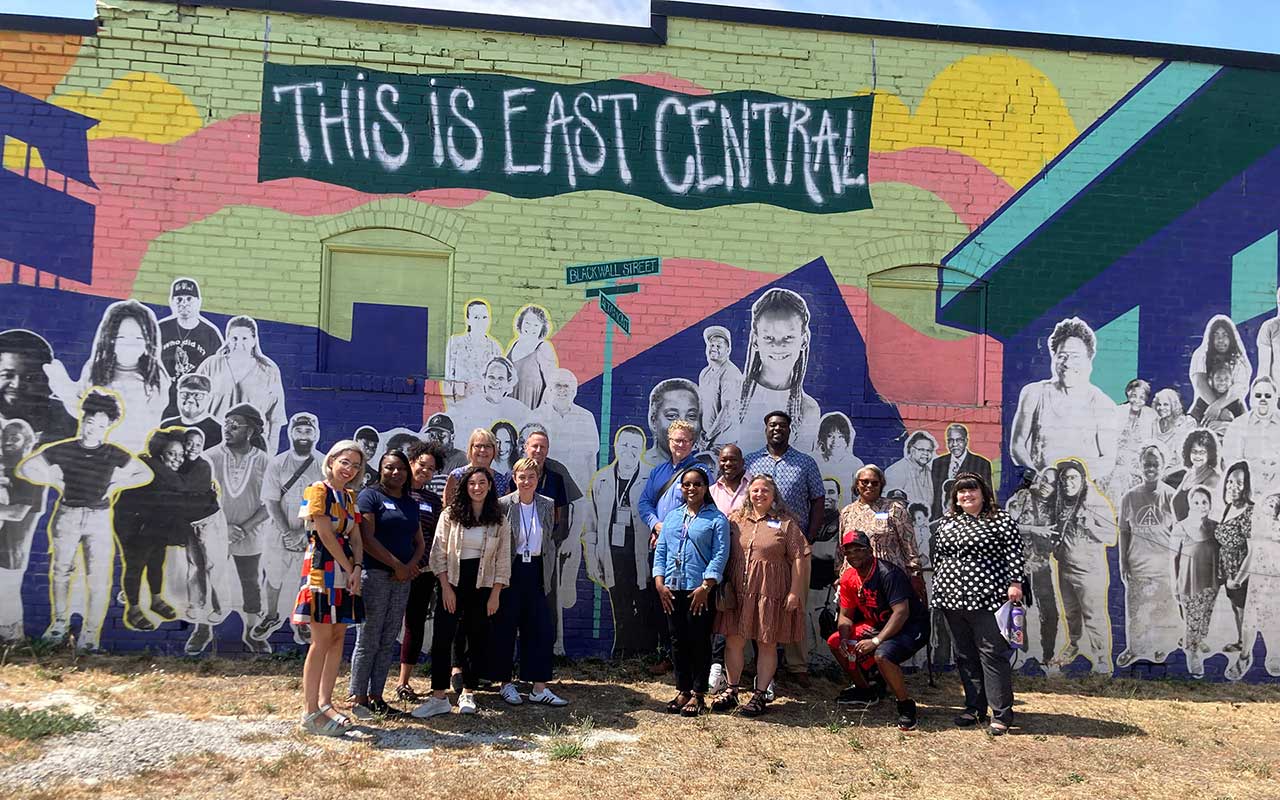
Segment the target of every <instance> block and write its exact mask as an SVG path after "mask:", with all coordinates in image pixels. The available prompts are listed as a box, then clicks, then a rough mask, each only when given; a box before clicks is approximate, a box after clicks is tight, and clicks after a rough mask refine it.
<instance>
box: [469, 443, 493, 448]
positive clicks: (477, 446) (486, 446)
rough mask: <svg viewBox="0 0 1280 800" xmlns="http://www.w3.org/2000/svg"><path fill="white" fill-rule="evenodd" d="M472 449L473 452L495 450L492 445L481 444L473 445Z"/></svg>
mask: <svg viewBox="0 0 1280 800" xmlns="http://www.w3.org/2000/svg"><path fill="white" fill-rule="evenodd" d="M471 449H472V450H492V449H493V445H491V444H479V443H477V444H473V445H471Z"/></svg>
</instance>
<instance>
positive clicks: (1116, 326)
mask: <svg viewBox="0 0 1280 800" xmlns="http://www.w3.org/2000/svg"><path fill="white" fill-rule="evenodd" d="M1140 315H1141V311H1140V309H1139V307H1138V306H1134V307H1133V308H1131V309H1129V310H1128V311H1126V312H1124V313H1123V314H1121V315H1120V316H1118V317H1116V318H1115V319H1113V320H1111V321H1110V322H1108V323H1107V324H1106V325H1103V326H1102V327H1101V328H1099V329H1098V330H1097V340H1098V352H1097V355H1095V356H1094V358H1093V385H1094V386H1097V387H1098V388H1099V389H1101V390H1102V391H1104V392H1106V393H1107V396H1108V397H1110V398H1111V399H1112V400H1114V401H1116V403H1123V402H1124V401H1125V396H1124V387H1125V384H1127V383H1128V382H1129V381H1131V380H1133V379H1134V378H1135V377H1137V375H1138V327H1139V325H1140V323H1141V317H1140Z"/></svg>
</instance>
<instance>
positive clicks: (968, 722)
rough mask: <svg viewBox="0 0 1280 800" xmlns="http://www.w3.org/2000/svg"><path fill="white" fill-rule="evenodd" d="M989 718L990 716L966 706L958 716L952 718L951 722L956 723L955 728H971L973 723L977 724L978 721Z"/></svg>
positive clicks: (984, 720)
mask: <svg viewBox="0 0 1280 800" xmlns="http://www.w3.org/2000/svg"><path fill="white" fill-rule="evenodd" d="M989 719H990V717H988V716H987V715H986V714H980V713H978V712H977V711H974V710H973V709H971V708H966V709H965V710H964V712H963V713H961V714H960V716H958V717H956V718H955V719H954V720H952V722H954V723H955V724H956V727H957V728H972V727H973V726H974V725H977V724H978V723H979V722H986V721H987V720H989Z"/></svg>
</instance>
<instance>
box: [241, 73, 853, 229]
mask: <svg viewBox="0 0 1280 800" xmlns="http://www.w3.org/2000/svg"><path fill="white" fill-rule="evenodd" d="M871 109H872V96H871V95H860V96H855V97H842V98H834V99H827V100H798V99H792V98H785V97H779V96H777V95H773V94H766V93H763V92H752V91H735V92H724V93H722V94H705V95H690V94H684V93H681V92H675V91H670V90H666V89H660V88H656V87H652V86H648V85H645V84H641V83H634V82H631V81H622V80H610V81H596V82H593V83H580V84H554V83H545V82H543V81H535V80H527V79H524V78H518V77H512V76H509V75H491V74H474V75H467V74H462V75H456V74H436V75H433V74H422V75H406V74H400V73H389V72H379V71H376V70H370V69H364V68H362V67H351V66H323V65H301V66H293V65H284V64H273V63H267V64H266V65H265V70H264V73H263V85H262V133H261V138H260V140H259V151H258V179H259V180H260V181H270V180H276V179H279V178H293V177H298V178H311V179H313V180H317V181H323V182H325V183H331V184H338V185H342V186H348V187H351V188H353V189H358V190H361V191H366V192H376V193H384V194H399V193H405V192H413V191H418V190H421V189H443V188H471V189H487V190H490V191H495V192H501V193H503V194H508V195H512V196H515V197H548V196H551V195H558V194H564V193H566V192H578V191H586V190H601V189H603V190H607V191H614V192H622V193H624V194H630V195H636V196H638V197H644V198H647V199H649V200H652V201H654V202H657V203H661V204H663V205H666V206H671V207H673V208H685V209H696V208H710V207H714V206H722V205H733V204H740V203H764V204H768V205H774V206H781V207H783V208H791V209H795V210H798V211H807V212H813V213H833V212H844V211H856V210H859V209H865V208H870V207H871V193H870V188H869V179H868V176H867V159H868V153H869V143H870V134H871Z"/></svg>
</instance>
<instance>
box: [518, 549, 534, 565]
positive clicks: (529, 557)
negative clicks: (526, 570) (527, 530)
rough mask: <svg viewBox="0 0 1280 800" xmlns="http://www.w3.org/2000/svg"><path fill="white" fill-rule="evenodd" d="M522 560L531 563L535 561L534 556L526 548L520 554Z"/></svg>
mask: <svg viewBox="0 0 1280 800" xmlns="http://www.w3.org/2000/svg"><path fill="white" fill-rule="evenodd" d="M520 560H521V561H523V562H524V563H526V564H531V563H533V556H532V555H530V554H529V551H528V550H526V551H524V552H523V553H521V554H520Z"/></svg>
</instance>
